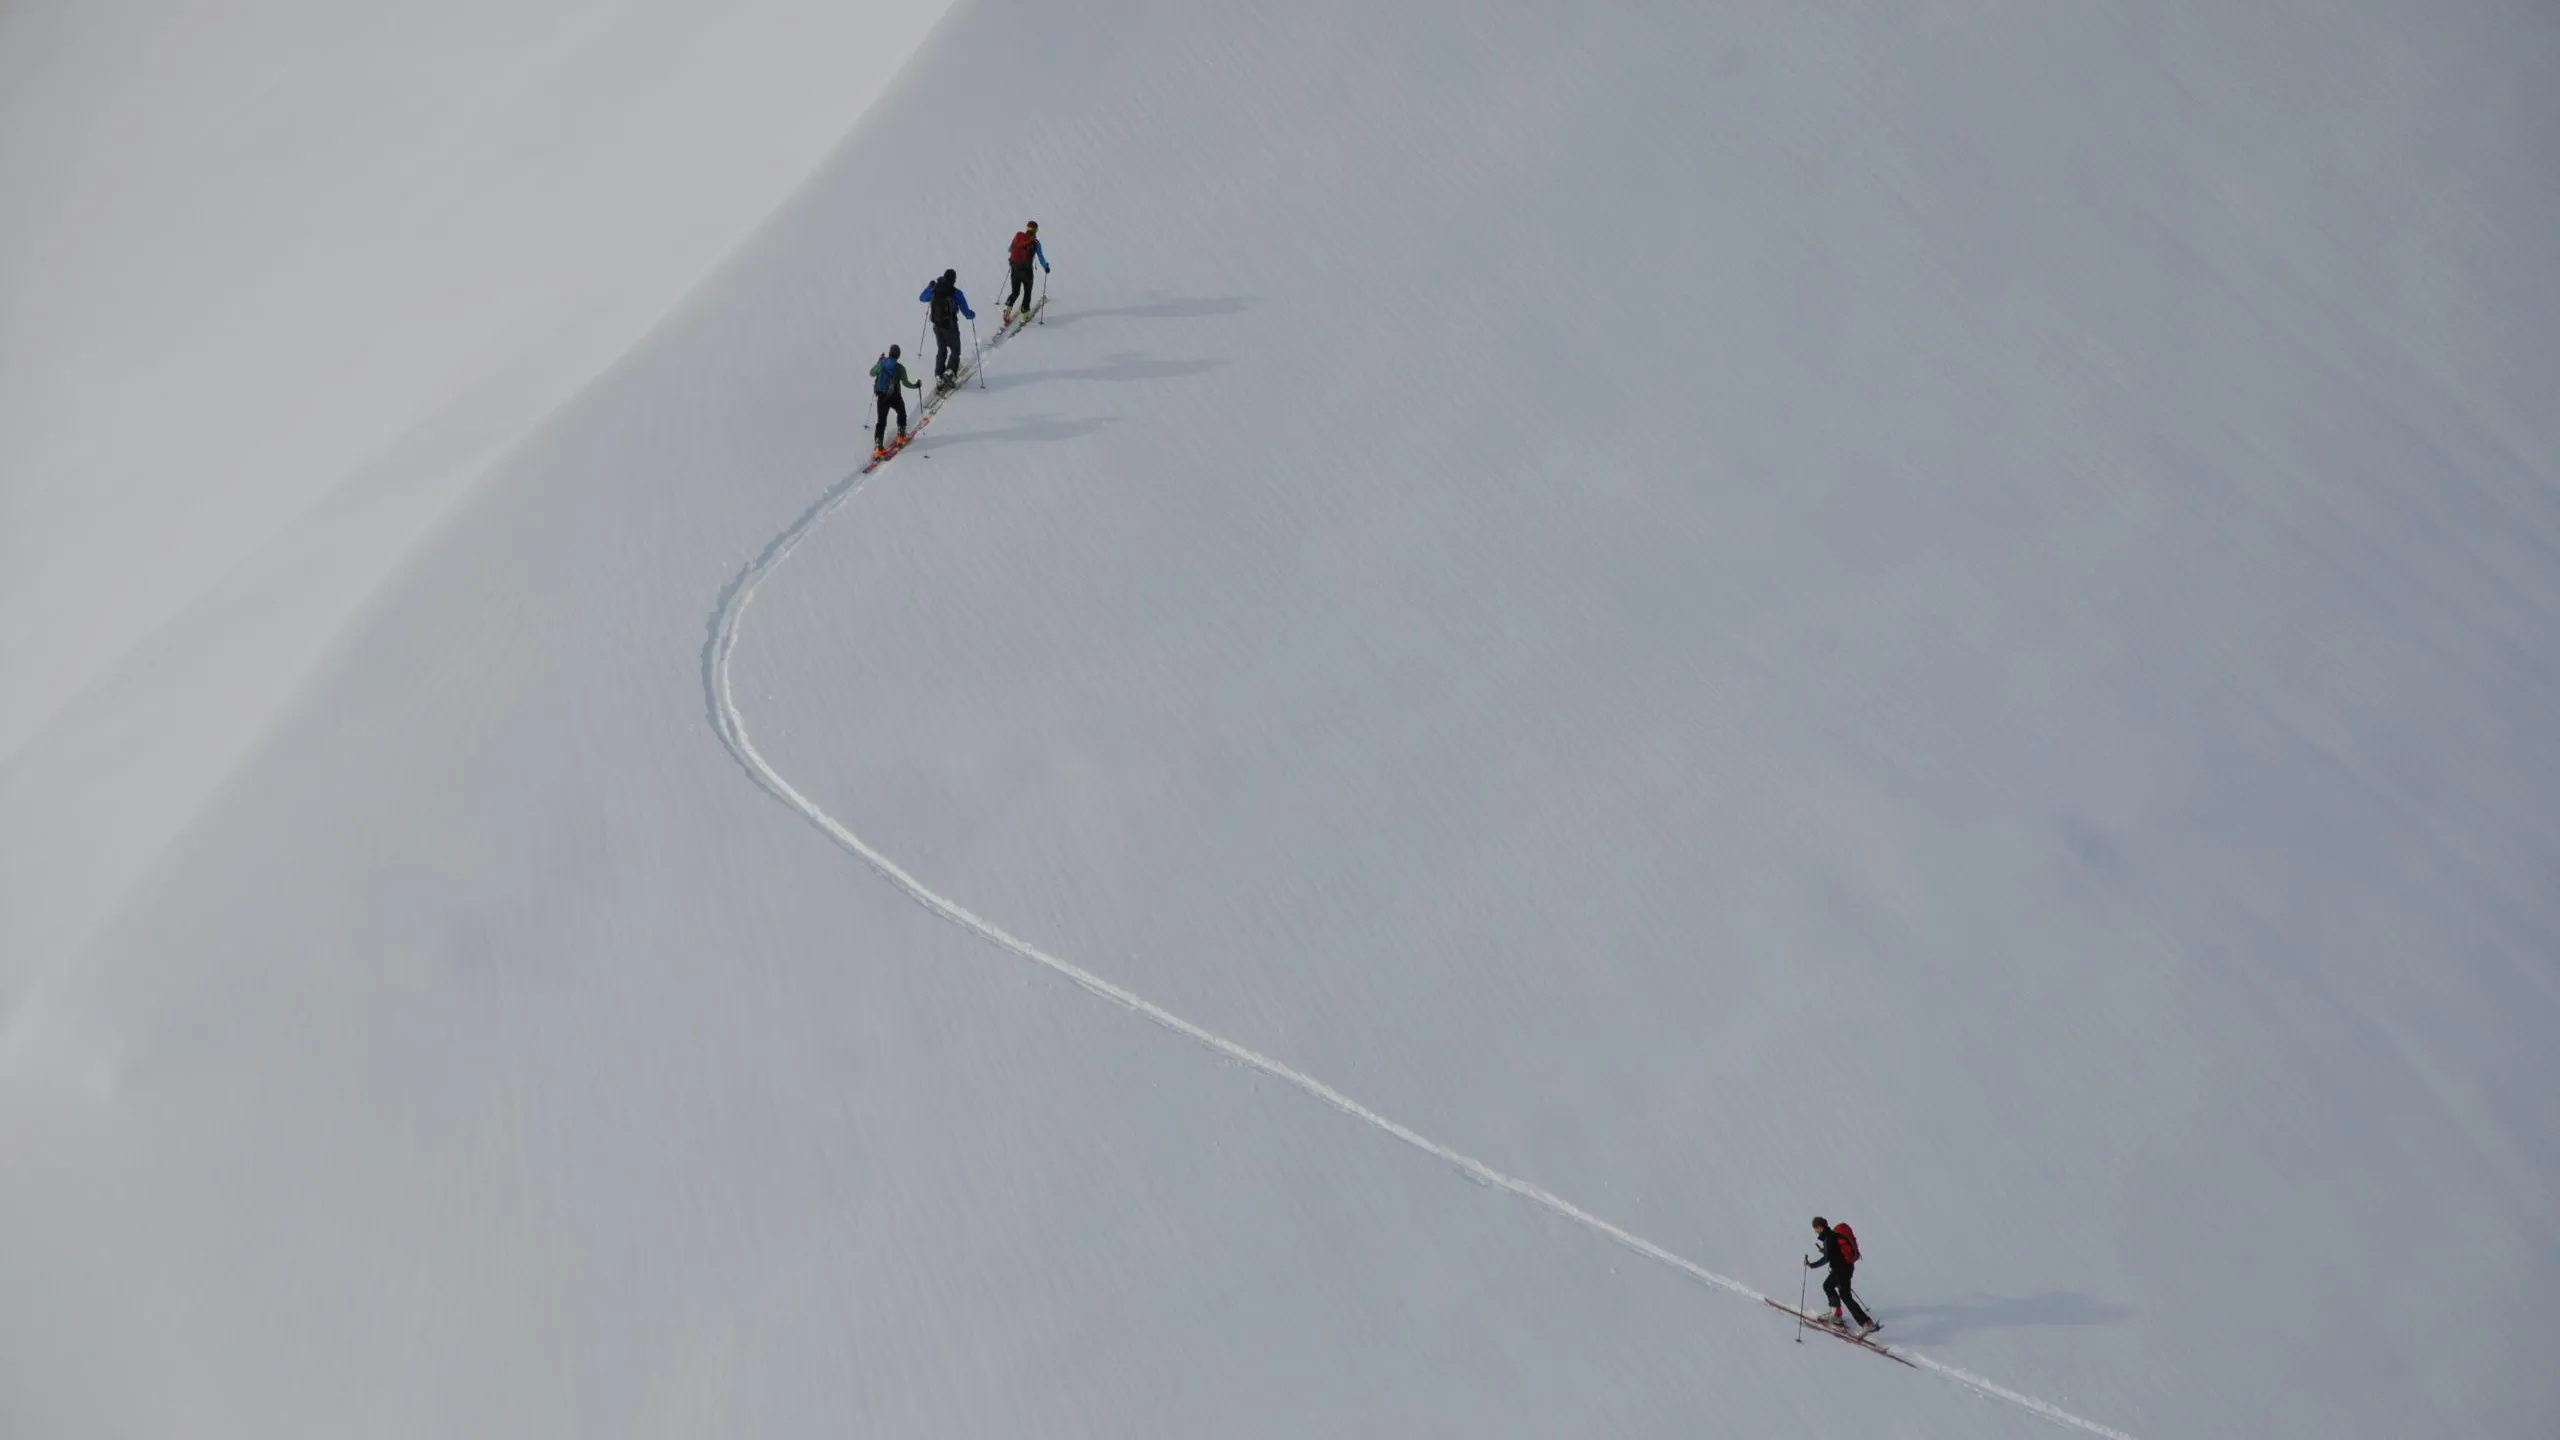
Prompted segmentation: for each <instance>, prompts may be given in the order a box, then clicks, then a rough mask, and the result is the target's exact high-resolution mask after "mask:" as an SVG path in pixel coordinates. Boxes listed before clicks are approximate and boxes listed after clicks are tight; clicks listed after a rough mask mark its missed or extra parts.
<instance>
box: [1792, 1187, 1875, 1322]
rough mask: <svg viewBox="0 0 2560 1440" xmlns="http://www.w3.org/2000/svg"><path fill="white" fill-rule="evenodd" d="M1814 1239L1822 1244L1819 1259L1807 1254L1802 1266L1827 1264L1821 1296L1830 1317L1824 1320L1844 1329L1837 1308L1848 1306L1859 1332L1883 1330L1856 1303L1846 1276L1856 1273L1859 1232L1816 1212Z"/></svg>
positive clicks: (1809, 1268)
mask: <svg viewBox="0 0 2560 1440" xmlns="http://www.w3.org/2000/svg"><path fill="white" fill-rule="evenodd" d="M1813 1238H1814V1242H1815V1243H1816V1244H1819V1245H1820V1246H1821V1247H1822V1258H1821V1259H1819V1260H1815V1259H1812V1258H1810V1257H1808V1258H1807V1259H1806V1260H1805V1262H1804V1266H1805V1268H1806V1269H1808V1270H1820V1269H1823V1268H1825V1267H1828V1268H1829V1269H1830V1271H1831V1273H1830V1274H1828V1275H1825V1276H1823V1277H1822V1298H1824V1299H1826V1300H1828V1301H1830V1302H1831V1318H1830V1319H1829V1320H1827V1321H1825V1322H1823V1323H1825V1324H1829V1325H1837V1326H1840V1328H1842V1329H1844V1330H1845V1329H1847V1328H1848V1326H1847V1324H1846V1323H1845V1322H1843V1321H1842V1320H1841V1318H1840V1307H1841V1306H1842V1305H1847V1306H1848V1307H1849V1313H1850V1314H1851V1315H1853V1316H1855V1317H1856V1318H1857V1321H1858V1333H1859V1334H1861V1335H1873V1334H1874V1333H1876V1332H1877V1331H1878V1330H1881V1329H1883V1328H1884V1327H1883V1326H1881V1325H1878V1324H1877V1323H1876V1322H1875V1320H1874V1318H1873V1317H1871V1316H1869V1315H1868V1314H1867V1312H1866V1308H1865V1307H1864V1306H1862V1305H1860V1304H1859V1303H1858V1297H1857V1295H1856V1294H1855V1293H1854V1292H1852V1291H1851V1290H1850V1289H1849V1278H1850V1276H1852V1275H1854V1274H1856V1273H1857V1269H1858V1232H1856V1231H1854V1230H1852V1229H1850V1228H1849V1227H1848V1226H1846V1225H1841V1226H1837V1227H1835V1226H1833V1225H1832V1223H1831V1222H1830V1221H1828V1220H1825V1219H1823V1218H1822V1217H1821V1216H1819V1215H1816V1216H1814V1217H1813Z"/></svg>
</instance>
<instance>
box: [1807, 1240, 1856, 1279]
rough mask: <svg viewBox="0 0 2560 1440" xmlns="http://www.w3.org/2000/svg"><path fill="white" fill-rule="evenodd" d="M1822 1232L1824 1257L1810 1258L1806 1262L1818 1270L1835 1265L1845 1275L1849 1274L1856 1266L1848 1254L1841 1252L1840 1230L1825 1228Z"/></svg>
mask: <svg viewBox="0 0 2560 1440" xmlns="http://www.w3.org/2000/svg"><path fill="white" fill-rule="evenodd" d="M1820 1234H1821V1237H1822V1258H1821V1259H1819V1260H1809V1261H1806V1262H1805V1263H1806V1264H1808V1265H1810V1266H1812V1267H1813V1268H1814V1269H1816V1270H1819V1269H1821V1268H1822V1267H1823V1266H1825V1265H1830V1266H1835V1267H1837V1268H1838V1270H1839V1273H1841V1274H1843V1275H1846V1274H1848V1273H1849V1271H1850V1270H1851V1269H1853V1268H1855V1267H1854V1265H1853V1263H1852V1262H1851V1261H1850V1259H1849V1257H1848V1256H1846V1255H1843V1254H1841V1253H1840V1232H1839V1231H1837V1230H1824V1231H1821V1232H1820Z"/></svg>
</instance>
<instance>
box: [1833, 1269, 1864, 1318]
mask: <svg viewBox="0 0 2560 1440" xmlns="http://www.w3.org/2000/svg"><path fill="white" fill-rule="evenodd" d="M1857 1270H1858V1267H1857V1266H1855V1265H1852V1264H1850V1263H1849V1262H1848V1261H1846V1260H1843V1261H1841V1262H1840V1263H1838V1264H1836V1265H1834V1266H1832V1267H1831V1273H1830V1274H1828V1275H1825V1276H1823V1277H1822V1298H1823V1299H1825V1300H1828V1301H1830V1302H1831V1308H1832V1309H1834V1310H1837V1309H1839V1308H1840V1307H1841V1306H1843V1305H1846V1306H1848V1307H1849V1318H1850V1319H1852V1320H1855V1321H1857V1322H1858V1323H1859V1324H1860V1325H1862V1326H1863V1325H1865V1324H1866V1323H1867V1310H1866V1307H1865V1306H1863V1305H1860V1304H1859V1303H1858V1297H1857V1294H1856V1293H1855V1292H1854V1291H1852V1290H1850V1288H1849V1277H1850V1276H1852V1275H1854V1274H1856V1273H1857Z"/></svg>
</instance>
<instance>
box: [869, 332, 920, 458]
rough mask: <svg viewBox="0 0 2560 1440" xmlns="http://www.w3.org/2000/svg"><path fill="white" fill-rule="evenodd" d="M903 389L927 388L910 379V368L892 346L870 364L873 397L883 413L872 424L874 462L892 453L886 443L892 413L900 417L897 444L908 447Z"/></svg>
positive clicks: (905, 400) (896, 348)
mask: <svg viewBox="0 0 2560 1440" xmlns="http://www.w3.org/2000/svg"><path fill="white" fill-rule="evenodd" d="M900 386H905V387H906V388H907V389H909V390H921V389H923V388H924V386H923V385H922V384H921V383H919V382H917V381H914V380H910V379H908V378H907V367H906V365H905V364H904V363H903V362H901V361H900V360H899V359H898V347H897V346H895V345H892V346H890V347H889V353H888V354H886V355H883V356H881V357H880V358H879V359H877V360H874V361H873V362H871V395H872V398H873V399H874V400H875V401H877V402H878V406H879V411H880V414H879V416H878V418H876V419H874V420H873V421H872V422H871V458H872V459H874V460H878V459H880V458H882V457H883V456H885V455H887V454H888V453H889V451H888V448H887V445H886V439H887V436H888V433H889V414H890V412H891V411H895V412H897V416H898V443H899V444H901V445H904V444H906V443H907V397H906V396H905V395H904V394H903V393H901V392H900V390H899V387H900Z"/></svg>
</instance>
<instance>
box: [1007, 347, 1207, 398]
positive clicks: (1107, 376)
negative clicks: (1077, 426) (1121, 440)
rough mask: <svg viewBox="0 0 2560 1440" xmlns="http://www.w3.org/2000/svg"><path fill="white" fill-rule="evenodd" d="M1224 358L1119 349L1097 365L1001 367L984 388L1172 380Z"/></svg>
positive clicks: (1196, 372) (1103, 358)
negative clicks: (1152, 355) (1156, 356)
mask: <svg viewBox="0 0 2560 1440" xmlns="http://www.w3.org/2000/svg"><path fill="white" fill-rule="evenodd" d="M1226 363H1227V362H1226V361H1224V360H1150V359H1148V358H1147V357H1146V356H1144V355H1139V354H1135V353H1133V352H1129V351H1122V352H1121V353H1120V354H1117V355H1105V356H1103V357H1102V362H1101V363H1100V364H1098V365H1078V366H1074V367H1071V368H1067V369H1059V370H1018V371H1011V372H1007V371H1002V370H999V371H997V372H996V373H995V374H993V375H990V376H988V377H987V388H989V389H991V390H1010V389H1013V388H1014V387H1016V386H1020V385H1037V384H1039V383H1040V382H1041V381H1043V380H1173V379H1178V378H1180V377H1182V376H1185V375H1202V374H1206V373H1208V372H1209V371H1211V370H1215V369H1217V368H1218V367H1219V366H1221V365H1224V364H1226Z"/></svg>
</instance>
